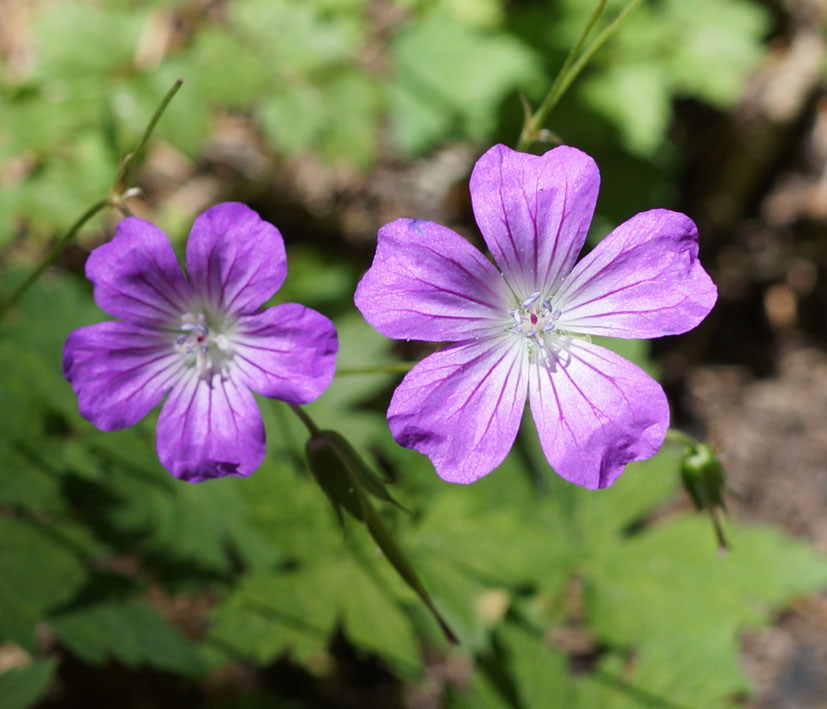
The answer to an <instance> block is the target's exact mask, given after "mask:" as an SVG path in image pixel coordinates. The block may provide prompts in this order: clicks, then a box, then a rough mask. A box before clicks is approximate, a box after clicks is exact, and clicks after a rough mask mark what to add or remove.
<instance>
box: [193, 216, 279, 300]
mask: <svg viewBox="0 0 827 709" xmlns="http://www.w3.org/2000/svg"><path fill="white" fill-rule="evenodd" d="M187 272H188V273H189V277H190V281H191V282H192V284H193V287H194V288H195V290H196V292H197V293H198V294H199V295H200V296H201V297H202V298H205V299H206V300H207V301H208V302H210V303H213V304H214V305H217V306H221V307H222V309H223V310H224V312H227V313H234V314H247V313H252V312H254V311H255V310H256V308H258V307H259V306H260V305H261V304H262V303H264V301H266V300H267V299H268V298H269V297H270V296H272V295H273V293H275V292H276V291H277V290H278V289H279V288H280V287H281V284H282V283H283V282H284V278H285V276H286V275H287V259H286V257H285V253H284V241H283V239H282V238H281V234H280V233H279V230H278V229H276V227H274V226H273V225H272V224H268V223H267V222H265V221H263V220H262V219H261V218H260V217H259V216H258V214H256V213H255V212H254V211H253V210H252V209H250V208H249V207H247V206H246V205H243V204H241V203H239V202H224V203H223V204H217V205H216V206H215V207H211V208H210V209H208V210H207V211H206V212H204V213H202V214H200V215H199V216H198V218H197V219H196V220H195V223H194V224H193V225H192V231H191V232H190V238H189V242H188V243H187Z"/></svg>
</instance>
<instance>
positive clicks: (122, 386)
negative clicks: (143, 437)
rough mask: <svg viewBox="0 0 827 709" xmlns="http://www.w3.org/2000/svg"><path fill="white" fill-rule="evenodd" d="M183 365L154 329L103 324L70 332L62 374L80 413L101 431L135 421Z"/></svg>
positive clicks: (143, 413) (163, 391)
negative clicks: (70, 385) (69, 384)
mask: <svg viewBox="0 0 827 709" xmlns="http://www.w3.org/2000/svg"><path fill="white" fill-rule="evenodd" d="M182 368H183V363H182V360H181V356H180V355H179V354H178V353H177V352H176V351H175V349H174V347H173V345H172V343H171V342H169V340H168V339H166V338H165V336H164V335H163V334H161V333H159V332H157V331H155V330H149V329H147V328H144V327H141V326H139V325H132V324H130V323H125V322H104V323H99V324H97V325H89V326H88V327H82V328H80V329H79V330H74V331H72V332H71V333H69V337H68V338H66V344H65V345H64V347H63V375H64V376H65V377H66V378H67V379H68V380H69V381H70V382H71V384H72V388H73V389H74V390H75V393H76V394H77V395H78V408H79V409H80V413H81V415H82V416H83V417H84V418H85V419H87V420H89V421H91V422H92V423H93V424H94V425H95V426H97V427H98V428H99V429H101V430H102V431H116V430H118V429H121V428H125V427H126V426H131V425H132V424H134V423H136V422H138V421H140V420H141V419H142V418H143V417H144V416H145V415H146V414H147V413H148V412H149V410H150V409H152V407H154V406H155V405H156V404H157V403H158V402H160V401H161V399H163V398H164V395H165V394H166V393H167V392H168V391H169V390H170V389H171V388H172V386H173V385H174V384H175V382H176V381H177V380H178V378H179V377H180V376H181V373H182Z"/></svg>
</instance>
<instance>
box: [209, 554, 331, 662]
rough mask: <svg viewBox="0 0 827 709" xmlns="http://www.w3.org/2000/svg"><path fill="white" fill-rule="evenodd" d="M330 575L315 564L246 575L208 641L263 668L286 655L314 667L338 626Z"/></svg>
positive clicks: (218, 614) (218, 613)
mask: <svg viewBox="0 0 827 709" xmlns="http://www.w3.org/2000/svg"><path fill="white" fill-rule="evenodd" d="M332 571H333V570H330V569H328V568H325V567H321V566H317V567H307V568H300V569H297V570H295V571H289V572H288V571H281V572H267V573H256V574H251V575H249V576H247V577H246V578H244V579H243V580H242V581H241V583H240V584H239V585H238V586H237V588H236V589H235V590H234V591H233V592H232V593H231V594H230V595H229V596H228V597H227V598H225V599H224V600H223V601H222V602H221V603H220V604H218V605H217V606H216V608H215V610H214V612H213V616H212V620H211V623H210V630H209V635H208V639H207V642H208V643H209V645H211V646H213V647H215V648H218V649H221V650H222V651H223V652H224V653H225V654H226V655H228V656H230V657H235V658H252V659H254V660H256V661H257V662H258V663H260V664H269V663H271V662H273V661H274V660H276V659H278V658H279V657H280V656H281V655H282V654H287V655H289V656H290V657H292V658H293V659H294V660H296V661H297V662H300V663H308V662H310V663H312V661H313V659H314V658H316V657H319V656H320V655H322V654H324V652H325V648H326V646H327V643H328V640H329V639H330V637H331V636H332V635H333V633H334V631H335V627H336V618H337V607H338V602H337V593H338V591H339V589H338V587H337V586H336V585H334V584H333V583H332V579H333V574H332Z"/></svg>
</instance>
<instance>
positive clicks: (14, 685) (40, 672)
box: [0, 659, 57, 709]
mask: <svg viewBox="0 0 827 709" xmlns="http://www.w3.org/2000/svg"><path fill="white" fill-rule="evenodd" d="M56 668H57V660H54V659H47V660H35V661H34V662H31V663H30V664H28V665H26V666H25V667H13V668H11V669H9V670H6V671H5V672H3V673H2V674H0V706H1V707H3V709H28V707H31V706H34V705H35V703H36V702H37V701H38V700H39V699H40V698H41V697H42V696H43V695H44V694H45V692H46V690H47V689H48V688H49V685H50V683H51V681H52V676H53V675H54V673H55V669H56Z"/></svg>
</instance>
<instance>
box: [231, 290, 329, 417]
mask: <svg viewBox="0 0 827 709" xmlns="http://www.w3.org/2000/svg"><path fill="white" fill-rule="evenodd" d="M238 327H239V332H238V334H237V335H235V336H233V338H232V344H233V351H234V354H233V363H234V365H235V366H236V367H237V369H238V370H239V372H240V373H241V375H242V377H241V378H242V381H243V382H244V383H245V384H246V385H247V386H248V387H250V388H251V389H252V390H253V391H254V392H256V393H257V394H261V395H263V396H269V397H271V398H273V399H281V400H282V401H287V402H289V403H291V404H307V403H309V402H311V401H313V400H315V399H317V398H318V397H319V395H320V394H321V393H322V392H323V391H324V390H325V389H327V387H328V385H329V384H330V382H331V380H332V379H333V373H334V371H335V369H336V351H337V350H338V348H339V343H338V339H337V337H336V328H334V327H333V323H332V322H330V320H328V319H327V318H326V317H325V316H324V315H322V314H321V313H317V312H316V311H315V310H311V309H310V308H306V307H305V306H303V305H298V304H296V303H285V304H283V305H276V306H274V307H272V308H267V310H265V311H264V312H262V313H257V314H255V315H250V316H243V317H241V318H240V320H239V325H238Z"/></svg>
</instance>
